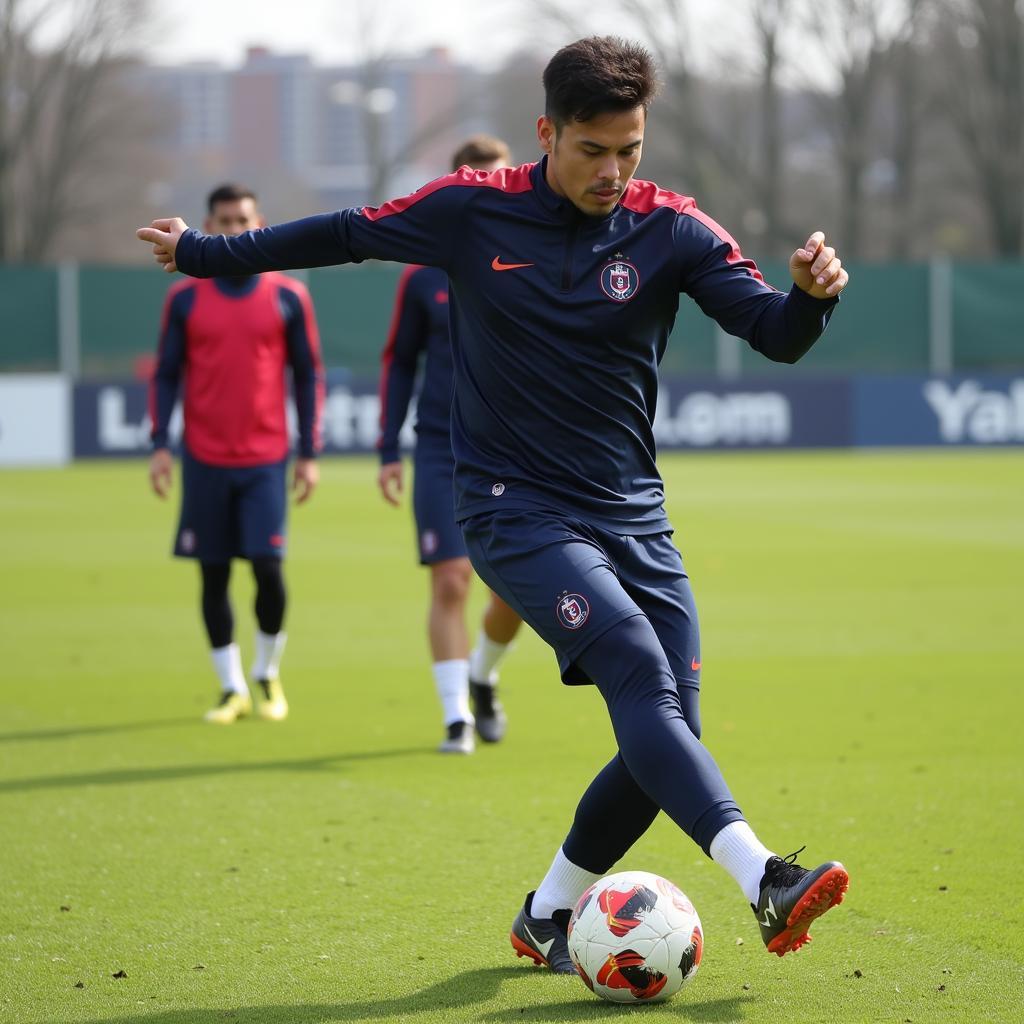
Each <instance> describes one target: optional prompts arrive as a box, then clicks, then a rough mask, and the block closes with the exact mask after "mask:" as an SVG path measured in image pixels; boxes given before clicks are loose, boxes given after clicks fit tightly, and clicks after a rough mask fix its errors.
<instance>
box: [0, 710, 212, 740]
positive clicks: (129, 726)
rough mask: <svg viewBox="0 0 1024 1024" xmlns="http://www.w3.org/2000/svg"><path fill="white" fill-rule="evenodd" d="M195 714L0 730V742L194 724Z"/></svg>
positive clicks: (140, 730) (95, 734) (67, 737)
mask: <svg viewBox="0 0 1024 1024" xmlns="http://www.w3.org/2000/svg"><path fill="white" fill-rule="evenodd" d="M196 721H198V719H197V718H196V716H194V715H193V716H191V717H189V718H161V719H158V720H156V721H154V720H153V719H150V720H148V721H145V722H118V723H116V724H114V725H68V726H65V727H63V728H60V729H29V730H26V731H25V732H0V743H18V742H19V741H20V742H25V743H30V742H37V741H39V740H69V739H77V738H78V737H79V736H102V735H104V734H106V733H111V732H142V731H143V730H145V729H166V728H170V727H172V726H176V725H194V724H195V723H196Z"/></svg>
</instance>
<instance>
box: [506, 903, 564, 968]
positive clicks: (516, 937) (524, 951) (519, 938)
mask: <svg viewBox="0 0 1024 1024" xmlns="http://www.w3.org/2000/svg"><path fill="white" fill-rule="evenodd" d="M532 906H533V893H532V892H531V893H528V894H527V896H526V902H525V903H524V904H523V909H522V910H520V911H519V913H518V914H516V919H515V920H514V921H513V922H512V931H510V932H509V935H508V937H509V939H511V941H512V948H513V949H514V950H515V951H516V956H528V957H529V958H530V959H531V960H532V961H533V962H534V963H535V964H536V965H537V966H538V967H550V968H551V970H552V971H554V972H555V974H575V973H576V968H575V967H574V966H573V962H572V959H571V958H570V957H569V943H568V940H567V938H566V932H567V931H568V928H569V918H570V917H571V916H572V912H571V911H569V910H556V911H555V912H554V914H553V915H552V916H551V917H531V916H530V910H531V908H532Z"/></svg>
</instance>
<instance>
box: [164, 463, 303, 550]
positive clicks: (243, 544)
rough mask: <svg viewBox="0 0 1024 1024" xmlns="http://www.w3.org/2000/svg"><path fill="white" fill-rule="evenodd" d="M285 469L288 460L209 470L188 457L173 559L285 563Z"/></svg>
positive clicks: (210, 468) (185, 464) (182, 472)
mask: <svg viewBox="0 0 1024 1024" xmlns="http://www.w3.org/2000/svg"><path fill="white" fill-rule="evenodd" d="M287 467H288V460H287V459H282V460H281V461H280V462H269V463H264V464H262V465H259V466H211V465H210V464H209V463H207V462H200V461H199V460H198V459H197V458H195V457H194V456H193V455H190V454H189V453H188V452H187V451H184V452H183V453H182V456H181V519H180V521H179V523H178V533H177V535H176V537H175V541H174V553H175V554H176V555H178V556H179V557H180V558H197V559H199V561H200V562H229V561H231V559H232V558H248V559H253V558H266V557H268V556H269V557H277V558H281V557H282V556H283V555H284V550H285V522H286V519H287V515H288V500H287V476H286V471H287Z"/></svg>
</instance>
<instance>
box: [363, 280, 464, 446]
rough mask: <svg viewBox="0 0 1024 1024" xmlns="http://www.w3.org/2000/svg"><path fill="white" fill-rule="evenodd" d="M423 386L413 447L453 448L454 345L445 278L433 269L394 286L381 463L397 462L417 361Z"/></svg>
mask: <svg viewBox="0 0 1024 1024" xmlns="http://www.w3.org/2000/svg"><path fill="white" fill-rule="evenodd" d="M421 356H424V357H425V360H424V368H423V383H422V384H421V385H420V393H419V397H418V399H417V400H416V437H417V444H418V445H419V444H431V445H437V446H439V447H442V448H444V449H446V450H447V449H448V448H449V447H450V445H451V409H452V373H453V370H452V345H451V339H450V337H449V334H448V278H447V277H446V276H445V273H444V271H443V270H439V269H438V268H437V267H416V266H413V267H407V268H406V269H405V271H404V273H403V274H402V276H401V278H400V279H399V282H398V293H397V295H396V296H395V310H394V313H392V316H391V331H390V333H389V334H388V341H387V344H386V345H385V346H384V352H383V355H382V356H381V371H380V443H379V444H378V448H379V449H380V461H381V463H382V464H384V463H388V462H397V461H398V458H399V446H398V435H399V433H400V432H401V429H402V424H403V423H404V422H405V417H406V414H407V413H408V411H409V400H410V399H411V398H412V393H413V387H414V385H415V382H416V371H417V369H418V367H419V362H420V357H421Z"/></svg>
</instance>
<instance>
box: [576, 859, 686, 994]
mask: <svg viewBox="0 0 1024 1024" xmlns="http://www.w3.org/2000/svg"><path fill="white" fill-rule="evenodd" d="M703 952H704V933H703V931H702V930H701V926H700V918H699V917H698V916H697V911H696V910H694V908H693V904H692V903H691V902H690V900H689V899H688V898H687V896H686V895H685V894H684V893H683V892H682V891H681V890H680V889H677V888H676V886H674V885H673V884H672V883H671V882H670V881H668V879H665V878H661V877H660V876H658V875H652V874H650V872H647V871H619V872H617V873H616V874H614V875H608V877H607V878H602V879H601V880H600V881H598V882H595V883H594V884H593V885H592V886H591V887H590V888H589V889H588V890H587V891H586V892H585V893H584V894H583V895H582V896H581V897H580V900H579V902H578V903H577V904H576V909H575V910H573V912H572V917H571V918H570V920H569V955H570V956H571V957H572V962H573V963H574V964H575V965H576V970H577V971H579V975H580V977H581V978H582V979H583V981H584V982H585V983H586V985H587V987H588V988H589V989H590V990H591V991H592V992H595V993H596V994H597V995H599V996H601V998H602V999H610V1000H611V1001H612V1002H616V1003H633V1002H643V1003H653V1002H658V1001H660V1000H662V999H668V998H669V996H671V995H674V994H675V993H676V992H678V991H679V990H680V989H681V988H682V987H683V986H684V985H687V984H689V982H690V981H692V980H693V976H694V975H695V974H696V973H697V968H698V967H699V966H700V958H701V954H702V953H703Z"/></svg>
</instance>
